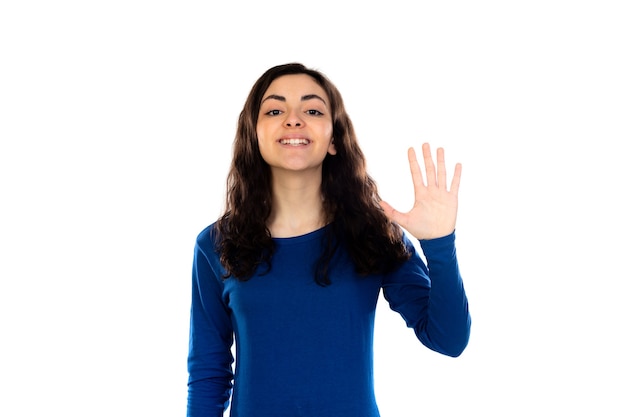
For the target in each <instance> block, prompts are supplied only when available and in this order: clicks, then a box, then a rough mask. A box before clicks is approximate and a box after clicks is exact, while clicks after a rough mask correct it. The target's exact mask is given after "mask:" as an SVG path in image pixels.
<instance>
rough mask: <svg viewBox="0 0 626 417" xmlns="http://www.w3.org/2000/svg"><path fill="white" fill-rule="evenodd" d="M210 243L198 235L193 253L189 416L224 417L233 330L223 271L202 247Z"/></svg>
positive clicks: (231, 360) (229, 376)
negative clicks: (225, 297) (211, 260)
mask: <svg viewBox="0 0 626 417" xmlns="http://www.w3.org/2000/svg"><path fill="white" fill-rule="evenodd" d="M203 240H204V242H203ZM208 245H210V246H209V247H212V244H210V243H209V242H207V239H206V235H204V237H203V235H201V236H199V238H198V241H197V242H196V247H195V253H194V262H193V271H192V278H193V281H192V299H191V315H190V331H189V356H188V364H187V366H188V371H189V381H188V396H187V416H188V417H222V416H223V414H224V410H225V409H226V408H227V406H228V403H229V399H230V393H231V388H232V384H231V381H232V378H233V373H232V363H233V355H232V352H231V348H232V345H233V329H232V324H231V318H230V312H229V310H228V307H227V306H226V305H225V302H224V300H223V297H222V292H223V291H222V290H223V284H222V281H221V274H220V272H219V271H216V270H215V269H214V267H213V266H212V263H211V262H210V261H209V257H210V256H213V257H215V254H214V253H211V252H210V250H205V249H204V248H203V246H208ZM214 264H215V263H214Z"/></svg>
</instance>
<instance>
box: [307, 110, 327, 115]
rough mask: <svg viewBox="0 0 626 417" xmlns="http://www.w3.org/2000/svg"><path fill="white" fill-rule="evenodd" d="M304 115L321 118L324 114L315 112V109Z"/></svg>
mask: <svg viewBox="0 0 626 417" xmlns="http://www.w3.org/2000/svg"><path fill="white" fill-rule="evenodd" d="M306 114H308V115H310V116H323V115H324V113H322V112H321V111H319V110H315V109H311V110H307V111H306Z"/></svg>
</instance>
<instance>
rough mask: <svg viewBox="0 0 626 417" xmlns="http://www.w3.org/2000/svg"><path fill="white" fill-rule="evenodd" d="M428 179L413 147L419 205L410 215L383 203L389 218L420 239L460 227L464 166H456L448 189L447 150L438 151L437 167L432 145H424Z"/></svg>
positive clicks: (416, 197) (412, 171) (413, 168)
mask: <svg viewBox="0 0 626 417" xmlns="http://www.w3.org/2000/svg"><path fill="white" fill-rule="evenodd" d="M422 153H423V155H424V171H425V174H426V175H425V179H426V181H425V182H424V176H422V170H421V168H420V165H419V163H418V162H417V156H416V154H415V150H414V149H413V148H410V149H409V166H410V168H411V176H412V178H413V190H414V192H415V203H414V204H413V208H412V209H411V210H410V211H409V212H408V213H402V212H399V211H397V210H396V209H394V208H393V207H391V205H389V203H387V202H385V201H381V202H380V205H381V207H382V208H383V210H384V211H385V214H386V215H387V217H388V218H389V219H391V220H392V221H394V222H396V223H398V224H399V225H400V226H402V227H403V228H404V229H405V230H407V231H408V232H409V233H411V234H412V235H413V236H414V237H415V238H417V239H435V238H438V237H443V236H447V235H449V234H450V233H452V232H453V231H454V229H455V227H456V215H457V208H458V194H459V185H460V182H461V164H456V166H455V167H454V176H453V177H452V182H451V184H450V189H449V190H448V185H447V178H446V164H445V158H444V152H443V148H438V149H437V164H436V165H435V163H434V162H433V158H432V155H431V152H430V145H429V144H428V143H424V144H423V145H422Z"/></svg>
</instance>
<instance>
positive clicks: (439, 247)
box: [383, 233, 471, 357]
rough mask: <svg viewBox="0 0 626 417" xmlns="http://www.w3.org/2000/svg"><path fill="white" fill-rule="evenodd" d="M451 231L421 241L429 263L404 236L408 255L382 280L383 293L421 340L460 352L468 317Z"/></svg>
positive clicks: (450, 353)
mask: <svg viewBox="0 0 626 417" xmlns="http://www.w3.org/2000/svg"><path fill="white" fill-rule="evenodd" d="M454 237H455V236H454V233H452V234H450V235H448V236H444V237H442V238H438V239H433V240H427V241H420V244H421V246H422V250H423V252H424V255H425V256H426V259H427V262H428V267H427V266H426V265H425V264H424V262H423V260H422V259H421V258H420V256H419V255H418V254H417V252H416V251H415V248H414V246H413V245H412V244H411V242H410V241H408V239H406V237H405V241H406V244H407V247H408V248H409V249H410V251H411V258H410V259H409V260H408V261H406V262H405V263H404V264H403V265H402V266H401V267H400V268H399V269H398V270H397V271H395V272H393V273H391V274H389V275H388V276H387V277H385V280H384V281H383V294H384V296H385V298H386V299H387V301H388V302H389V306H390V307H391V309H392V310H394V311H396V312H398V313H400V315H401V316H402V318H403V319H404V321H405V322H406V324H407V326H408V327H410V328H412V329H413V330H414V331H415V334H416V336H417V338H418V339H419V340H420V342H422V344H423V345H424V346H426V347H428V348H429V349H432V350H434V351H436V352H439V353H441V354H444V355H447V356H452V357H456V356H459V355H460V354H461V353H462V352H463V350H464V349H465V347H466V346H467V343H468V341H469V335H470V326H471V318H470V314H469V309H468V302H467V297H466V294H465V289H464V287H463V281H462V279H461V275H460V273H459V268H458V264H457V259H456V250H455V246H454Z"/></svg>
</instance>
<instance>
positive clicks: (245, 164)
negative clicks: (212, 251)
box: [215, 63, 409, 285]
mask: <svg viewBox="0 0 626 417" xmlns="http://www.w3.org/2000/svg"><path fill="white" fill-rule="evenodd" d="M293 74H306V75H309V76H310V77H312V78H313V79H314V80H315V81H316V82H317V83H318V84H319V85H320V86H321V87H322V88H323V89H324V91H325V92H326V94H327V95H328V98H329V100H330V108H331V112H332V123H333V138H334V144H335V148H336V150H337V154H336V155H326V159H325V160H324V162H323V163H322V185H321V192H322V198H323V205H324V213H325V216H326V219H325V220H326V222H327V223H328V224H329V226H328V227H327V228H326V236H325V244H324V249H323V251H322V255H321V257H320V258H319V259H318V260H317V264H316V265H317V267H316V270H315V271H314V274H315V280H316V282H317V283H318V284H320V285H329V284H330V279H329V267H330V264H331V261H332V258H333V255H334V253H335V251H336V249H337V246H338V245H340V244H341V245H345V247H346V249H347V251H348V254H349V255H350V257H351V259H352V261H353V262H354V265H355V269H356V271H357V273H359V274H361V275H369V274H374V273H385V272H389V271H391V270H393V269H394V268H395V267H397V266H398V265H399V264H400V263H402V262H403V261H405V260H406V259H408V257H409V254H408V251H407V248H406V247H405V245H404V243H403V240H402V230H401V229H400V227H399V226H398V225H397V224H395V223H393V222H391V221H390V220H389V219H388V218H387V216H385V214H384V212H383V210H382V208H381V206H380V204H379V201H380V196H379V194H378V188H377V186H376V183H375V182H374V180H373V179H372V178H371V177H370V175H369V174H368V173H367V170H366V162H365V157H364V155H363V152H362V151H361V148H360V147H359V144H358V143H357V138H356V135H355V132H354V128H353V125H352V122H351V120H350V117H349V116H348V114H347V113H346V110H345V107H344V104H343V99H342V97H341V94H340V93H339V90H338V89H337V88H336V87H335V85H334V84H333V83H332V82H330V80H329V79H328V78H327V77H326V76H325V75H324V74H322V73H320V72H319V71H316V70H313V69H310V68H307V67H305V66H304V65H302V64H300V63H290V64H284V65H278V66H275V67H273V68H270V69H268V70H267V71H266V72H265V73H264V74H263V75H262V76H261V77H260V78H259V79H258V80H257V81H256V83H255V84H254V85H253V87H252V89H251V91H250V94H249V95H248V98H247V100H246V102H245V105H244V108H243V110H242V111H241V113H240V115H239V121H238V125H237V131H236V136H235V140H234V144H233V159H232V163H231V167H230V171H229V174H228V177H227V183H226V207H225V210H224V214H223V215H222V216H221V217H220V218H219V219H218V221H217V224H216V229H215V230H216V232H217V235H216V241H217V249H218V252H219V254H220V260H221V262H222V265H223V266H224V268H225V270H226V272H227V273H226V275H225V276H224V278H228V277H231V276H232V277H235V278H236V279H240V280H244V281H245V280H247V279H250V278H251V277H252V276H253V275H254V274H255V273H257V272H259V273H261V274H263V273H266V272H269V270H270V269H271V265H272V255H273V253H274V250H275V247H274V242H273V240H272V237H271V234H270V231H269V229H268V227H267V221H268V219H269V217H270V213H271V211H272V187H271V171H270V168H269V165H268V164H267V163H266V162H265V161H264V160H263V158H262V157H261V153H260V151H259V146H258V139H257V133H256V125H257V119H258V116H259V108H260V106H261V100H262V99H263V95H264V94H265V92H266V91H267V89H268V87H269V86H270V84H271V83H272V82H273V81H274V80H275V79H276V78H278V77H281V76H284V75H293ZM259 269H261V270H259ZM257 270H259V271H257Z"/></svg>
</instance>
